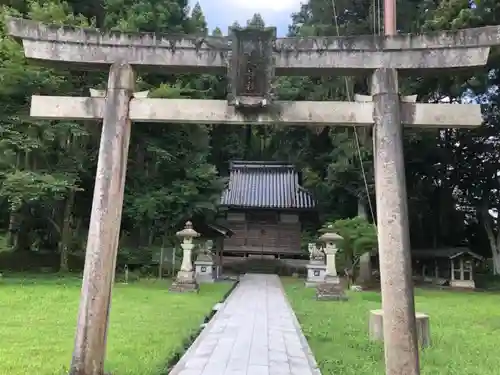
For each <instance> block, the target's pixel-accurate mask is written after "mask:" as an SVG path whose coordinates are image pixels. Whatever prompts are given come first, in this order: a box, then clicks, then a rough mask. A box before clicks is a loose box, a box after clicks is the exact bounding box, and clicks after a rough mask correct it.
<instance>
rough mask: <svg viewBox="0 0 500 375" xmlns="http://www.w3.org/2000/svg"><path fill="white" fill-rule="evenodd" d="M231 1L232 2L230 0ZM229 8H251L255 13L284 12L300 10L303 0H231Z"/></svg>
mask: <svg viewBox="0 0 500 375" xmlns="http://www.w3.org/2000/svg"><path fill="white" fill-rule="evenodd" d="M229 1H230V2H229ZM229 1H228V4H227V7H228V8H232V7H234V8H238V9H242V10H243V9H244V10H249V11H250V10H251V11H252V12H254V13H265V12H266V11H272V12H283V11H295V10H298V9H299V7H300V4H301V3H302V0H229Z"/></svg>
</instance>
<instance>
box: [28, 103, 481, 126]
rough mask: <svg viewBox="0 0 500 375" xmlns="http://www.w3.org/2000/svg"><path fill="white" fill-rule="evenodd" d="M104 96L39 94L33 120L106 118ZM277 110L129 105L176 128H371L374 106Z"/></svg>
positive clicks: (459, 108) (420, 113)
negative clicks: (255, 112) (256, 112)
mask: <svg viewBox="0 0 500 375" xmlns="http://www.w3.org/2000/svg"><path fill="white" fill-rule="evenodd" d="M104 102H105V100H104V98H98V97H90V98H89V97H67V96H37V95H34V96H32V98H31V112H30V115H31V116H32V117H37V118H45V119H56V118H66V119H75V120H89V119H100V118H102V115H103V111H104ZM275 108H277V109H278V110H275V111H269V112H265V111H264V112H263V113H261V114H259V115H255V116H244V115H243V114H241V113H240V112H238V111H237V110H236V109H235V108H234V107H232V106H228V105H227V102H226V101H225V100H194V99H190V100H185V99H145V98H134V99H132V100H131V101H130V119H131V120H132V121H134V122H165V123H174V124H175V123H177V124H186V123H194V124H220V123H225V124H233V125H243V124H254V125H274V124H276V123H278V122H281V123H284V124H286V125H305V126H334V125H337V126H338V125H344V126H371V125H372V124H373V103H353V102H276V103H275ZM401 111H402V121H403V124H405V125H406V126H408V127H429V128H443V127H448V126H452V127H455V128H460V127H464V128H468V127H477V126H480V125H481V123H482V116H481V106H480V105H477V104H460V105H458V104H422V103H418V104H412V103H402V104H401Z"/></svg>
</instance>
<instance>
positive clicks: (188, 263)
mask: <svg viewBox="0 0 500 375" xmlns="http://www.w3.org/2000/svg"><path fill="white" fill-rule="evenodd" d="M176 235H177V237H179V238H180V239H181V240H182V242H181V247H182V263H181V269H180V270H179V272H178V273H177V278H176V279H175V281H174V282H173V283H172V285H171V286H170V288H169V290H170V291H171V292H198V289H199V287H198V283H197V282H196V278H195V277H194V270H193V261H192V253H193V248H194V243H193V239H194V238H196V237H199V236H200V234H199V233H198V232H196V231H195V230H194V229H193V224H192V223H191V222H190V221H188V222H186V226H185V227H184V229H183V230H181V231H179V232H177V233H176Z"/></svg>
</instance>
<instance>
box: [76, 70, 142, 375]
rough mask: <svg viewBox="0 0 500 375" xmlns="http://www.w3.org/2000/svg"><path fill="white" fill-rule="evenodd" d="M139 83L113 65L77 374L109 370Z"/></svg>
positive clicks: (92, 220) (130, 72)
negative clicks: (108, 344)
mask: <svg viewBox="0 0 500 375" xmlns="http://www.w3.org/2000/svg"><path fill="white" fill-rule="evenodd" d="M134 85H135V77H134V72H133V70H132V68H131V66H130V65H127V64H115V65H113V66H112V67H111V70H110V72H109V79H108V90H107V92H108V100H107V102H106V107H105V108H104V110H103V126H102V132H101V143H100V146H99V158H98V162H97V172H96V179H95V187H94V199H93V203H92V212H91V215H90V226H89V232H88V240H87V249H86V252H85V268H84V271H83V283H82V291H81V298H80V307H79V311H78V324H77V329H76V338H75V347H74V351H73V358H72V362H71V370H70V373H71V374H75V375H79V374H98V373H99V374H100V373H103V371H104V370H103V366H104V358H105V353H106V337H107V329H108V319H109V309H110V301H111V290H112V285H113V280H114V274H115V263H116V255H117V250H118V237H119V233H120V222H121V216H122V203H123V195H124V188H125V174H126V170H127V155H128V148H129V143H130V130H131V124H130V119H129V118H128V112H129V109H128V106H129V102H130V97H131V96H132V93H133V90H134Z"/></svg>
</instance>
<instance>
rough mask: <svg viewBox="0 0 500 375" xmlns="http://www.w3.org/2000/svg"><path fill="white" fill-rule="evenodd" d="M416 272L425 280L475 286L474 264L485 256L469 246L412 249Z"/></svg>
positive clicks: (466, 286) (458, 286) (463, 286)
mask: <svg viewBox="0 0 500 375" xmlns="http://www.w3.org/2000/svg"><path fill="white" fill-rule="evenodd" d="M412 259H413V270H414V273H415V274H416V275H418V276H420V277H421V278H423V280H424V281H427V282H436V283H439V284H444V283H445V282H449V284H450V286H452V287H456V288H472V289H473V288H475V282H474V266H475V264H476V263H477V262H479V261H482V260H483V257H481V256H480V255H478V254H476V253H474V252H472V251H470V249H469V248H467V247H453V248H438V249H420V250H412Z"/></svg>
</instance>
